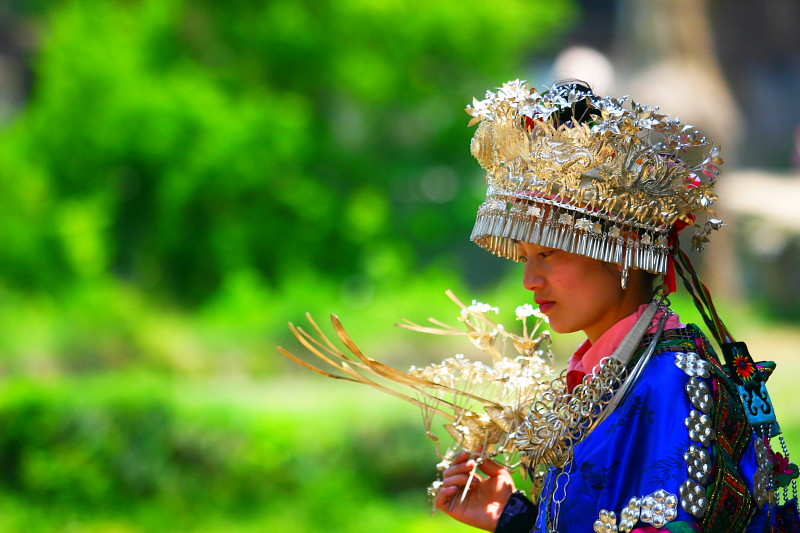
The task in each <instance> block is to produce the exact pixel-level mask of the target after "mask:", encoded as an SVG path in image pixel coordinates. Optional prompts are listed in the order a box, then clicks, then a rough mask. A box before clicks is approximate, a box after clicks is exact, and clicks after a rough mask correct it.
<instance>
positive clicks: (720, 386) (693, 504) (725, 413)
mask: <svg viewBox="0 0 800 533" xmlns="http://www.w3.org/2000/svg"><path fill="white" fill-rule="evenodd" d="M651 339H652V335H647V336H645V338H644V340H643V341H642V342H641V344H640V348H639V350H638V351H637V353H636V354H634V357H632V358H631V362H630V363H629V364H630V365H631V366H632V365H635V364H636V362H637V361H638V360H639V359H640V358H641V356H642V354H643V353H644V351H645V350H646V347H647V346H649V344H650V340H651ZM666 352H674V353H675V354H676V365H677V366H678V367H679V368H681V369H682V370H683V371H684V372H685V373H686V374H687V375H688V376H689V382H688V384H687V387H686V392H687V394H688V395H689V400H690V402H691V404H692V407H693V409H692V410H691V412H690V413H689V416H688V417H687V418H686V426H687V429H688V430H689V436H690V439H691V440H692V441H693V444H692V445H691V446H690V447H689V449H688V450H687V451H686V454H685V455H684V459H685V460H686V464H687V474H688V478H687V481H686V483H684V484H683V486H681V506H682V507H683V508H684V510H686V511H687V512H688V513H690V514H692V515H694V516H696V517H697V518H698V519H699V520H700V527H701V528H702V531H703V532H704V533H717V532H719V533H722V532H726V533H728V532H739V531H743V530H744V528H745V527H746V526H747V524H748V522H749V521H750V517H751V516H752V514H753V511H754V509H755V501H754V499H753V496H752V495H751V494H750V492H749V491H748V490H747V485H746V483H745V481H744V479H743V477H742V475H741V473H740V472H739V468H738V465H739V464H740V462H741V459H742V456H743V455H744V453H745V451H746V450H747V447H748V444H749V443H750V441H751V440H752V431H751V429H750V426H749V424H748V423H747V418H746V417H745V413H744V410H743V407H742V405H741V401H740V399H739V396H738V394H737V393H736V387H735V385H734V383H733V381H732V380H731V379H730V378H729V377H728V375H727V373H726V372H725V368H724V367H723V365H722V364H721V363H720V361H719V358H718V357H717V355H716V353H715V352H714V350H713V348H712V347H711V345H710V344H709V342H708V339H707V338H706V337H705V335H703V333H702V332H701V331H700V329H699V328H698V327H697V326H695V325H693V324H690V325H688V326H687V327H685V328H681V329H673V330H667V331H665V332H664V333H663V334H662V337H661V339H659V342H658V345H657V347H656V350H655V352H654V356H655V355H658V354H662V353H666ZM707 378H710V383H709V384H707V383H706V381H705V380H706V379H707ZM709 385H710V386H709ZM708 449H710V450H711V451H707V450H708ZM709 461H710V462H709Z"/></svg>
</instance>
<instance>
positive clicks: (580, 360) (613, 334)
mask: <svg viewBox="0 0 800 533" xmlns="http://www.w3.org/2000/svg"><path fill="white" fill-rule="evenodd" d="M647 305H648V304H642V305H640V306H639V309H638V310H637V311H636V312H635V313H632V314H630V315H628V316H626V317H625V318H623V319H622V320H620V321H619V322H617V323H616V324H614V325H613V326H611V327H610V328H608V330H606V332H605V333H603V334H602V335H601V336H600V338H599V339H597V342H595V343H594V344H592V342H591V341H590V340H589V339H586V340H585V341H584V342H583V344H581V345H580V346H579V347H578V349H577V350H576V351H575V354H574V355H573V356H572V357H571V358H570V360H569V363H568V364H567V384H568V386H569V388H570V390H572V388H573V387H574V386H575V385H576V384H578V383H579V382H580V381H581V379H583V376H584V375H585V374H588V373H589V372H591V371H592V369H594V367H595V366H597V365H598V364H600V361H601V360H602V359H603V358H604V357H608V356H610V355H611V354H613V353H614V350H616V349H617V347H618V346H619V345H620V344H621V343H622V340H623V339H624V338H625V335H627V333H628V331H630V329H631V328H632V327H633V325H634V324H636V320H638V319H639V317H640V316H642V313H644V311H645V309H647ZM662 314H663V313H662V311H658V312H656V316H655V318H654V321H655V320H658V319H660V318H661V315H662ZM683 327H686V324H683V323H682V322H681V319H680V317H679V316H678V315H677V314H673V315H670V316H669V318H667V322H666V324H664V329H665V330H666V329H678V328H683ZM657 329H658V326H657V325H655V324H654V325H653V326H651V327H650V329H649V330H647V333H655V332H656V330H657ZM572 373H575V374H573V375H572V376H571V375H570V374H572Z"/></svg>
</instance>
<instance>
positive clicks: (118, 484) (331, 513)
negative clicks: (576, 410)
mask: <svg viewBox="0 0 800 533" xmlns="http://www.w3.org/2000/svg"><path fill="white" fill-rule="evenodd" d="M790 393H791V392H790V390H788V389H786V390H784V389H781V388H778V389H776V390H774V391H773V395H774V396H775V398H776V400H777V401H778V402H781V401H782V400H783V399H785V398H788V394H790ZM783 429H784V431H785V432H786V434H787V440H788V442H789V445H790V446H792V445H793V444H794V443H796V442H800V424H798V421H797V420H792V419H789V420H784V422H783ZM436 462H437V459H436V457H435V455H434V447H433V444H432V443H431V442H430V441H428V440H427V439H426V438H425V437H424V432H423V425H422V421H421V418H420V416H419V413H418V411H417V409H415V408H414V407H413V406H410V405H407V404H404V403H402V402H400V401H397V400H396V399H394V398H390V397H389V396H386V395H382V394H379V393H377V392H375V391H373V390H368V389H367V388H366V387H360V386H357V385H344V384H342V383H334V382H329V381H327V380H324V379H323V378H316V379H314V378H312V379H308V380H302V381H287V380H284V381H277V380H275V381H271V382H254V381H250V380H234V381H227V380H219V381H212V382H209V381H203V382H199V381H192V380H186V379H182V380H171V379H166V378H163V377H162V378H156V377H154V375H152V374H150V375H149V376H145V375H139V374H134V375H130V374H126V375H107V376H105V377H102V378H85V379H79V380H78V379H75V378H73V379H72V380H70V381H58V380H55V381H29V380H27V379H24V378H19V379H15V380H13V381H11V382H8V383H6V386H5V387H4V388H3V390H2V392H1V393H0V465H2V468H3V472H4V475H3V476H2V477H0V512H2V513H3V520H2V521H1V522H0V532H16V531H26V532H30V533H38V532H49V531H70V532H75V533H89V532H92V533H114V532H116V533H118V532H130V533H149V532H153V533H161V532H163V531H171V532H175V533H180V532H190V531H191V532H195V533H205V532H207V533H211V532H214V533H216V532H223V531H225V532H233V533H236V532H251V531H253V532H255V531H279V530H284V529H287V528H290V529H291V530H292V531H297V532H302V533H323V532H324V533H327V532H330V531H347V532H348V533H362V532H363V533H368V532H371V531H375V530H381V531H386V532H387V533H394V532H396V533H427V532H431V533H433V532H434V531H438V532H440V533H441V532H456V531H464V532H466V531H473V529H472V528H470V527H468V526H465V525H461V524H458V523H457V522H455V521H454V520H451V519H450V518H448V517H446V516H444V515H442V514H437V515H435V516H434V517H429V516H428V513H427V512H426V509H429V504H428V502H427V501H426V491H425V489H426V487H427V485H428V484H429V483H430V482H431V481H432V480H433V478H434V476H435V469H434V465H435V463H436ZM518 481H519V480H518ZM519 482H520V487H526V486H527V483H526V482H524V481H519ZM334 502H335V503H334Z"/></svg>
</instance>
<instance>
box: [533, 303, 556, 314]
mask: <svg viewBox="0 0 800 533" xmlns="http://www.w3.org/2000/svg"><path fill="white" fill-rule="evenodd" d="M537 303H539V302H537ZM554 305H556V303H555V302H550V301H542V302H540V303H539V311H541V312H542V313H544V314H547V312H548V311H549V310H550V309H552V308H553V306H554Z"/></svg>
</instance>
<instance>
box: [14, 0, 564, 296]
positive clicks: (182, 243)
mask: <svg viewBox="0 0 800 533" xmlns="http://www.w3.org/2000/svg"><path fill="white" fill-rule="evenodd" d="M38 5H39V6H40V9H41V16H42V18H43V20H42V24H43V25H44V28H43V29H42V31H41V35H42V47H41V50H40V53H39V55H38V59H37V61H36V65H35V68H36V83H35V90H34V93H33V95H32V98H31V99H30V101H29V103H28V106H27V107H26V108H25V109H24V110H23V111H22V112H21V113H20V115H19V116H18V117H17V120H16V121H15V123H14V124H13V125H12V127H11V128H9V129H8V131H6V132H5V135H4V137H3V142H2V145H0V146H2V158H1V159H0V179H2V186H3V189H4V191H6V194H4V195H3V201H5V202H6V206H5V207H8V208H11V207H12V206H13V207H14V208H13V209H4V210H3V212H4V215H3V219H2V220H1V221H0V224H2V226H0V227H2V229H3V230H5V233H6V234H7V235H11V236H13V239H12V242H11V243H9V245H8V246H5V247H3V249H2V251H0V253H1V254H2V256H0V265H2V275H3V279H4V281H5V283H6V284H7V285H9V286H14V287H26V288H31V289H36V290H42V289H45V290H58V289H60V288H62V287H63V286H64V285H65V284H67V285H70V284H73V283H75V282H76V281H77V282H82V281H90V280H94V279H97V278H98V277H103V276H113V277H114V278H115V279H120V280H124V281H125V282H128V283H131V284H133V285H135V286H137V287H141V288H143V289H145V290H153V291H155V292H156V293H157V294H159V295H160V296H163V297H166V298H168V299H170V300H173V301H176V302H178V303H180V304H182V305H186V304H188V305H197V304H202V303H205V302H207V301H208V300H209V299H210V298H212V297H213V296H214V295H215V294H217V293H218V291H220V290H222V289H223V288H224V287H225V286H226V283H235V281H231V280H232V279H236V278H237V277H240V276H248V275H254V276H256V277H257V278H258V279H259V280H261V281H263V282H265V283H266V284H267V285H268V286H269V287H276V286H280V284H281V283H282V282H285V281H287V280H288V279H290V278H291V277H293V276H294V275H295V274H296V273H297V272H298V271H300V272H313V273H319V274H321V275H324V276H326V277H328V278H332V279H336V280H338V281H342V280H344V279H345V278H346V277H347V276H352V275H353V274H363V275H364V276H367V277H369V278H374V279H381V280H396V279H401V278H403V277H404V276H408V275H409V273H410V272H412V271H413V270H414V269H416V268H418V267H419V266H420V264H421V262H422V259H423V258H426V259H427V258H430V257H432V256H436V255H437V254H439V253H443V252H446V251H447V246H448V243H452V242H454V241H463V239H464V233H465V228H466V227H467V226H468V223H469V219H470V218H471V217H472V216H473V215H474V213H473V211H474V205H475V196H474V194H473V193H474V190H475V189H477V188H478V186H479V185H480V179H479V178H477V176H479V172H478V169H477V168H476V165H474V163H473V162H472V161H470V158H469V157H468V156H467V155H466V152H467V145H468V139H469V135H470V132H469V130H467V129H466V127H465V119H464V116H463V115H462V113H461V112H460V109H461V108H462V107H463V105H464V104H466V103H467V102H468V101H469V99H470V98H471V97H472V95H475V94H478V95H479V94H480V92H481V91H482V90H483V89H484V88H485V87H486V86H487V83H490V84H498V83H499V82H500V81H502V80H504V79H505V78H506V77H508V76H511V75H513V74H512V73H518V72H519V69H520V64H521V62H522V60H523V58H524V57H525V54H528V53H530V52H531V51H532V50H533V49H535V48H536V43H542V42H544V41H545V39H546V38H547V37H549V36H551V35H552V34H553V32H554V31H556V30H558V29H560V28H561V27H563V25H564V23H563V20H564V15H565V14H566V13H567V12H568V9H569V4H568V3H567V2H565V1H558V2H545V1H543V0H542V1H537V2H530V1H529V0H505V1H503V2H502V5H498V4H492V5H489V4H486V3H485V2H477V1H471V0H470V1H467V2H440V3H434V4H431V3H423V2H395V1H387V0H380V1H373V2H365V1H362V0H359V1H347V0H344V1H343V0H335V1H333V0H331V1H320V0H313V1H311V0H309V1H302V0H293V1H287V0H274V1H270V2H263V1H260V0H258V1H256V0H253V1H241V2H231V3H219V2H212V1H210V0H205V1H202V0H196V1H192V2H188V1H182V0H143V1H137V2H122V1H115V2H108V1H99V0H98V1H88V0H87V1H82V2H68V1H51V2H45V1H43V0H42V1H40V2H39V4H38ZM508 20H514V21H515V23H514V24H508V23H507V22H508ZM486 80H491V81H490V82H487V81H486ZM468 178H470V179H468ZM471 178H475V180H474V181H476V183H475V184H474V185H475V187H472V185H473V183H472V179H471ZM411 243H413V244H411Z"/></svg>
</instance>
